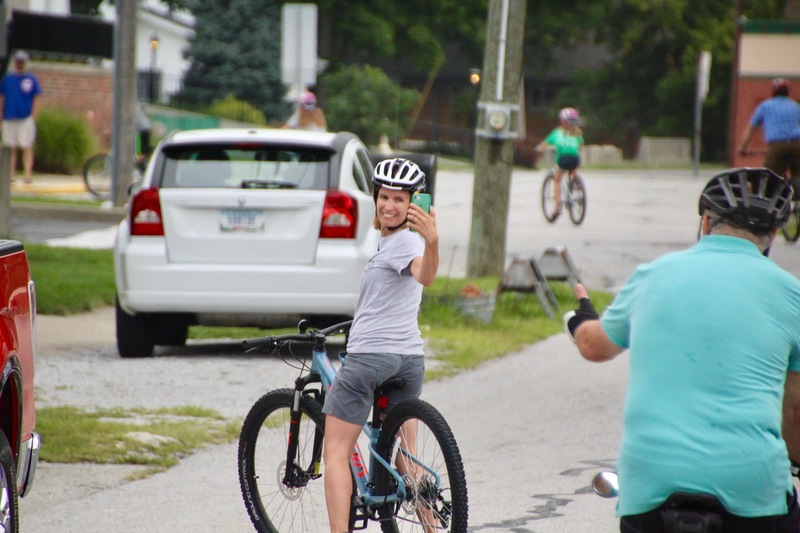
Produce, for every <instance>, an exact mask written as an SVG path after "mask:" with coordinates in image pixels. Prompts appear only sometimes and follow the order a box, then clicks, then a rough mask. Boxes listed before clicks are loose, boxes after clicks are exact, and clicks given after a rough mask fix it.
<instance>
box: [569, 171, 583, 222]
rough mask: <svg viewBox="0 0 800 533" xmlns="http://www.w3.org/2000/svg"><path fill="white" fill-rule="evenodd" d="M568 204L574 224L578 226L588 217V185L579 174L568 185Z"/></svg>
mask: <svg viewBox="0 0 800 533" xmlns="http://www.w3.org/2000/svg"><path fill="white" fill-rule="evenodd" d="M567 203H568V205H569V218H571V219H572V223H573V224H575V225H578V224H580V223H581V222H583V218H584V217H585V216H586V185H585V184H584V182H583V178H581V177H580V176H579V175H578V174H575V176H573V177H572V179H571V180H569V184H568V185H567Z"/></svg>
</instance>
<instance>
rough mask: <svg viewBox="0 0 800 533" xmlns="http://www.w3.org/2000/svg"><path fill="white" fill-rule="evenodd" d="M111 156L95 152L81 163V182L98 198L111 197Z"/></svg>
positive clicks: (108, 198) (106, 198) (105, 198)
mask: <svg viewBox="0 0 800 533" xmlns="http://www.w3.org/2000/svg"><path fill="white" fill-rule="evenodd" d="M111 172H112V169H111V157H110V156H109V154H95V155H93V156H92V157H90V158H89V159H87V160H86V163H84V165H83V182H84V183H85V184H86V189H87V190H88V191H89V192H90V193H92V194H93V195H94V196H95V197H96V198H99V199H100V200H110V199H111Z"/></svg>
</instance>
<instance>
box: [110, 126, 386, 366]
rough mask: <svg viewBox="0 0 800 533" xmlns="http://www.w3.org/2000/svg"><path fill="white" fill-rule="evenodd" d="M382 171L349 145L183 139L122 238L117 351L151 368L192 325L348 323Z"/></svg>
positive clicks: (151, 175) (263, 135) (244, 135)
mask: <svg viewBox="0 0 800 533" xmlns="http://www.w3.org/2000/svg"><path fill="white" fill-rule="evenodd" d="M372 168H373V163H372V159H371V157H370V154H369V152H368V151H367V148H366V147H365V146H364V144H363V143H362V142H361V141H360V140H359V138H358V137H356V136H355V135H353V134H351V133H320V132H310V131H297V130H284V129H214V130H194V131H185V132H177V133H174V134H173V135H171V136H169V137H168V138H167V139H165V140H164V141H163V142H162V143H161V144H160V145H159V146H158V148H157V149H156V151H155V153H154V154H153V158H152V159H151V162H150V164H149V165H148V168H147V171H146V173H145V175H144V178H143V181H142V183H141V184H137V186H136V188H135V189H134V191H133V196H132V197H131V199H130V201H129V202H128V207H127V209H128V214H127V217H126V219H125V220H123V221H122V222H121V223H120V225H119V228H118V230H117V236H116V243H115V247H114V270H115V277H116V286H117V304H116V306H117V313H116V316H117V348H118V350H119V354H120V355H121V356H122V357H146V356H150V355H152V353H153V348H154V346H155V345H182V344H184V343H185V342H186V336H187V330H188V327H189V326H190V325H195V324H201V325H230V326H276V325H288V324H290V323H294V324H296V323H297V320H298V319H299V318H301V317H302V318H311V319H312V324H314V325H316V324H315V323H314V321H313V319H314V318H316V319H317V320H318V321H319V322H320V323H326V324H328V323H333V321H334V320H346V319H348V318H351V317H352V316H353V312H354V310H355V304H356V299H357V297H358V292H359V284H360V278H361V271H362V269H363V267H364V265H365V264H366V263H367V261H368V260H369V258H370V257H371V256H372V255H373V253H374V252H375V250H376V249H377V243H378V237H379V235H378V232H377V231H375V230H374V229H373V227H372V221H373V217H374V214H375V203H374V200H373V197H372V181H371V175H372Z"/></svg>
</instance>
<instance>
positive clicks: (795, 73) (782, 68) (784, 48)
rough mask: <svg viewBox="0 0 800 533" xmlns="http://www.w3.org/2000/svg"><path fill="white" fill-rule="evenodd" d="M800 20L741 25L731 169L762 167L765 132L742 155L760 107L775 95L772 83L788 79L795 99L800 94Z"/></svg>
mask: <svg viewBox="0 0 800 533" xmlns="http://www.w3.org/2000/svg"><path fill="white" fill-rule="evenodd" d="M798 50H800V21H798V20H793V21H783V20H780V21H779V20H770V21H765V20H752V21H742V22H740V23H739V27H738V32H737V38H736V50H735V52H736V56H735V59H734V64H733V76H732V82H731V83H732V86H731V109H730V121H729V127H730V132H729V135H728V139H729V144H728V164H729V165H730V166H731V167H740V166H744V167H746V166H750V167H759V166H761V165H762V163H763V161H764V155H765V153H766V150H767V147H766V144H765V143H764V138H763V137H762V135H761V133H762V132H760V131H759V132H757V133H756V135H754V136H753V139H752V141H751V143H750V150H751V151H752V152H753V153H751V154H749V155H748V156H746V157H745V156H742V155H740V154H739V150H738V147H739V146H740V144H741V140H742V136H743V135H744V130H745V128H746V127H747V124H748V122H749V121H750V116H751V115H752V113H753V111H754V110H755V108H756V106H758V104H759V103H760V102H761V101H762V100H765V99H767V98H770V97H771V96H772V87H771V85H770V81H771V80H772V79H773V78H777V77H781V78H786V79H788V80H789V81H790V82H791V83H792V87H793V92H792V94H791V96H792V97H793V98H795V99H797V94H798V92H800V54H799V53H797V52H798Z"/></svg>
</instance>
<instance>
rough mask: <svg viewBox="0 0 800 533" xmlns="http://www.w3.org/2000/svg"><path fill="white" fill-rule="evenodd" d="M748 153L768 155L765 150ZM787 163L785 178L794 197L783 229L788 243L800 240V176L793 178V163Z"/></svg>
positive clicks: (790, 161)
mask: <svg viewBox="0 0 800 533" xmlns="http://www.w3.org/2000/svg"><path fill="white" fill-rule="evenodd" d="M747 153H749V154H755V155H760V156H761V157H766V155H767V152H766V151H765V150H759V151H752V150H750V151H748V152H747ZM785 163H786V171H785V172H784V173H783V177H784V178H785V179H786V181H788V182H789V183H790V184H791V185H792V192H793V195H792V206H791V211H790V212H789V221H788V222H787V223H786V225H785V226H784V227H783V228H781V233H783V237H784V238H785V239H786V240H787V241H788V242H797V239H798V238H800V176H792V173H791V170H790V168H791V167H792V163H793V161H792V160H789V161H785Z"/></svg>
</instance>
